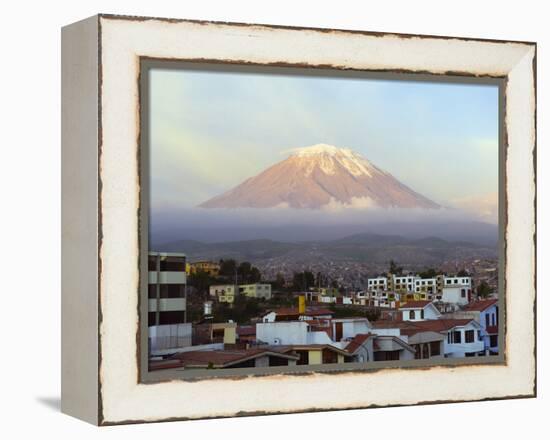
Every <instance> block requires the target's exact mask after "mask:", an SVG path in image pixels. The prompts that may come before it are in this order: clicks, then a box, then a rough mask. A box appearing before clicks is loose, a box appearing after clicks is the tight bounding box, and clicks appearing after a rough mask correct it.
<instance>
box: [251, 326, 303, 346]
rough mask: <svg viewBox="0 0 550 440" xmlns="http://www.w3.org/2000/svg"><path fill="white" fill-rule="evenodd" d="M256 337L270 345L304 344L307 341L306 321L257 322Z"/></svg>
mask: <svg viewBox="0 0 550 440" xmlns="http://www.w3.org/2000/svg"><path fill="white" fill-rule="evenodd" d="M256 339H257V340H258V341H262V342H266V343H268V344H270V345H277V344H279V345H292V344H297V345H304V344H307V343H308V340H307V323H305V322H302V321H290V322H284V321H280V322H262V323H258V324H256Z"/></svg>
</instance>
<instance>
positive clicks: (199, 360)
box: [151, 348, 299, 370]
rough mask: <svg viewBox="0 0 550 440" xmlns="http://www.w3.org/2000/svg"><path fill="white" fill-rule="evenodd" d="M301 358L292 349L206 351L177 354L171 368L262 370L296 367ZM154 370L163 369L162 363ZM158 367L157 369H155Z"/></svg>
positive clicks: (169, 360) (170, 359) (173, 357)
mask: <svg viewBox="0 0 550 440" xmlns="http://www.w3.org/2000/svg"><path fill="white" fill-rule="evenodd" d="M298 360H299V356H298V355H297V354H294V353H293V352H292V350H291V349H282V350H281V349H271V348H253V349H244V350H238V349H235V350H204V351H187V352H183V353H177V354H175V355H173V356H172V357H170V358H169V359H168V361H165V363H166V362H171V366H170V368H177V367H180V368H183V369H184V370H185V369H206V368H208V369H223V368H262V367H275V366H292V365H296V363H297V362H298ZM151 367H152V369H160V368H162V361H161V362H159V363H158V365H157V366H155V365H154V364H153V365H152V366H151ZM155 367H156V368H155Z"/></svg>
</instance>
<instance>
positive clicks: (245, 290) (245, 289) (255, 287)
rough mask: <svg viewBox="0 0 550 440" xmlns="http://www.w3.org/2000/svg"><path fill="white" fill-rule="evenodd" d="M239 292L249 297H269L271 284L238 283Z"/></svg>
mask: <svg viewBox="0 0 550 440" xmlns="http://www.w3.org/2000/svg"><path fill="white" fill-rule="evenodd" d="M239 293H240V294H241V295H245V296H247V297H249V298H263V299H270V298H271V284H260V283H255V284H241V285H239Z"/></svg>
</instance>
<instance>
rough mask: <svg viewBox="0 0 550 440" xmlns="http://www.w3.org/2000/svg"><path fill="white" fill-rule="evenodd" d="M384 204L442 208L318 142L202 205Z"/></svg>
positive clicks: (361, 160)
mask: <svg viewBox="0 0 550 440" xmlns="http://www.w3.org/2000/svg"><path fill="white" fill-rule="evenodd" d="M334 202H336V203H339V204H342V205H343V206H345V205H355V206H357V205H360V206H372V205H376V206H379V207H382V208H389V207H399V208H438V207H439V206H438V205H437V204H436V203H434V202H432V201H431V200H429V199H427V198H426V197H424V196H422V195H420V194H418V193H416V192H414V191H413V190H412V189H410V188H409V187H407V186H405V185H403V184H402V183H400V182H399V181H398V180H397V179H395V178H394V177H393V176H392V175H391V174H389V173H386V172H385V171H383V170H381V169H380V168H378V167H376V166H375V165H373V164H372V163H371V162H369V161H368V160H367V159H365V158H364V157H362V156H361V155H360V154H358V153H356V152H354V151H352V150H350V149H349V148H339V147H335V146H333V145H327V144H317V145H313V146H310V147H305V148H297V149H293V150H291V152H290V156H289V157H288V158H287V159H285V160H283V161H281V162H279V163H276V164H275V165H273V166H271V167H269V168H267V169H266V170H264V171H263V172H261V173H260V174H258V175H256V176H254V177H251V178H249V179H247V180H245V181H244V182H243V183H241V184H240V185H238V186H236V187H235V188H233V189H231V190H229V191H227V192H226V193H224V194H221V195H219V196H216V197H214V198H212V199H210V200H208V201H206V202H204V203H202V204H201V205H199V206H200V207H203V208H245V207H246V208H270V207H274V206H279V205H284V206H289V207H291V208H310V209H318V208H322V207H323V206H325V205H328V204H329V203H334Z"/></svg>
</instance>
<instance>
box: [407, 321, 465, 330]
mask: <svg viewBox="0 0 550 440" xmlns="http://www.w3.org/2000/svg"><path fill="white" fill-rule="evenodd" d="M472 321H473V319H471V318H467V319H429V320H426V321H415V322H414V323H411V326H410V327H409V328H414V327H417V328H419V329H421V330H424V331H432V332H444V331H447V330H450V329H452V328H454V327H463V326H465V325H466V324H468V323H470V322H472ZM413 326H414V327H413Z"/></svg>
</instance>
